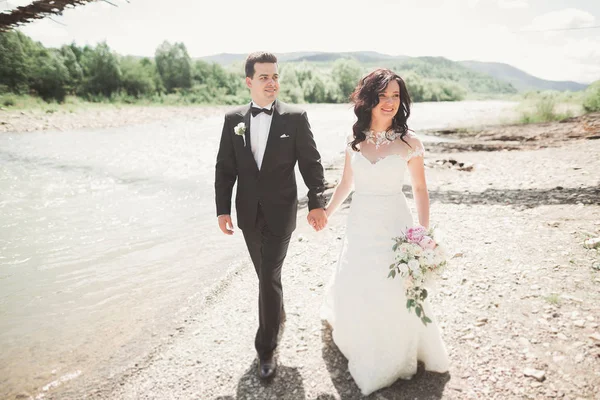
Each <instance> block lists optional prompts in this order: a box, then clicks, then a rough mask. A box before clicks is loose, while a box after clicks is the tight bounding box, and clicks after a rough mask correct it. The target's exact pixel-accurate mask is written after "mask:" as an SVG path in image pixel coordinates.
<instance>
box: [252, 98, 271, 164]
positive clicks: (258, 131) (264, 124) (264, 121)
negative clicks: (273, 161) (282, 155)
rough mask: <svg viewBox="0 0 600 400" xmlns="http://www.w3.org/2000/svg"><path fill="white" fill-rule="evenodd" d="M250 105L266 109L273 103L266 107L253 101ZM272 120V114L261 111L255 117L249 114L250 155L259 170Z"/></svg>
mask: <svg viewBox="0 0 600 400" xmlns="http://www.w3.org/2000/svg"><path fill="white" fill-rule="evenodd" d="M250 106H251V107H258V108H266V109H267V110H269V109H272V108H273V103H271V104H269V105H268V106H266V107H260V106H258V105H256V104H254V102H252V104H251V105H250ZM272 120H273V114H271V115H269V114H265V113H264V112H261V113H260V114H258V115H257V116H256V117H254V116H252V114H250V146H251V150H252V155H253V156H254V160H255V161H256V166H257V167H258V169H259V170H260V167H261V165H262V160H263V157H264V155H265V148H266V147H267V139H268V138H269V130H270V129H271V121H272Z"/></svg>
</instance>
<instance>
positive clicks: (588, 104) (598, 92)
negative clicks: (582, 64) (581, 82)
mask: <svg viewBox="0 0 600 400" xmlns="http://www.w3.org/2000/svg"><path fill="white" fill-rule="evenodd" d="M584 96H585V97H584V99H583V109H584V110H585V111H586V112H594V111H600V81H596V82H594V83H592V84H591V85H590V86H588V88H587V89H585V95H584Z"/></svg>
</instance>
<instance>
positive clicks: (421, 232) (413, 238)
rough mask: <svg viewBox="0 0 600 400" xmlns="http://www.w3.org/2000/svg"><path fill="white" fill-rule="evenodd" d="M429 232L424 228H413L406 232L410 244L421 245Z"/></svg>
mask: <svg viewBox="0 0 600 400" xmlns="http://www.w3.org/2000/svg"><path fill="white" fill-rule="evenodd" d="M426 231H427V230H426V229H425V227H423V226H420V225H418V226H413V227H412V228H408V230H407V231H406V240H408V242H409V243H419V242H420V241H421V239H423V236H425V232H426Z"/></svg>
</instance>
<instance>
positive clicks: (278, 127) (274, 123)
mask: <svg viewBox="0 0 600 400" xmlns="http://www.w3.org/2000/svg"><path fill="white" fill-rule="evenodd" d="M273 108H274V111H273V119H271V127H270V128H269V137H268V138H267V144H266V147H265V154H264V156H263V161H262V166H261V170H263V169H265V166H266V165H268V163H269V161H270V159H271V158H272V155H271V153H273V151H274V150H273V146H274V142H275V141H276V140H277V139H278V138H279V133H280V132H281V131H282V130H283V126H284V123H283V116H282V114H284V112H283V111H282V109H281V105H280V103H279V101H278V100H275V104H274V105H273Z"/></svg>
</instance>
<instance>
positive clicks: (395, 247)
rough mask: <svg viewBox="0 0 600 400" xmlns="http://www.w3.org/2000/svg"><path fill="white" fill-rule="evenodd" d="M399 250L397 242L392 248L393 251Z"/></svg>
mask: <svg viewBox="0 0 600 400" xmlns="http://www.w3.org/2000/svg"><path fill="white" fill-rule="evenodd" d="M397 249H398V242H396V243H395V244H394V245H393V246H392V250H393V251H396V250H397Z"/></svg>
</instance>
